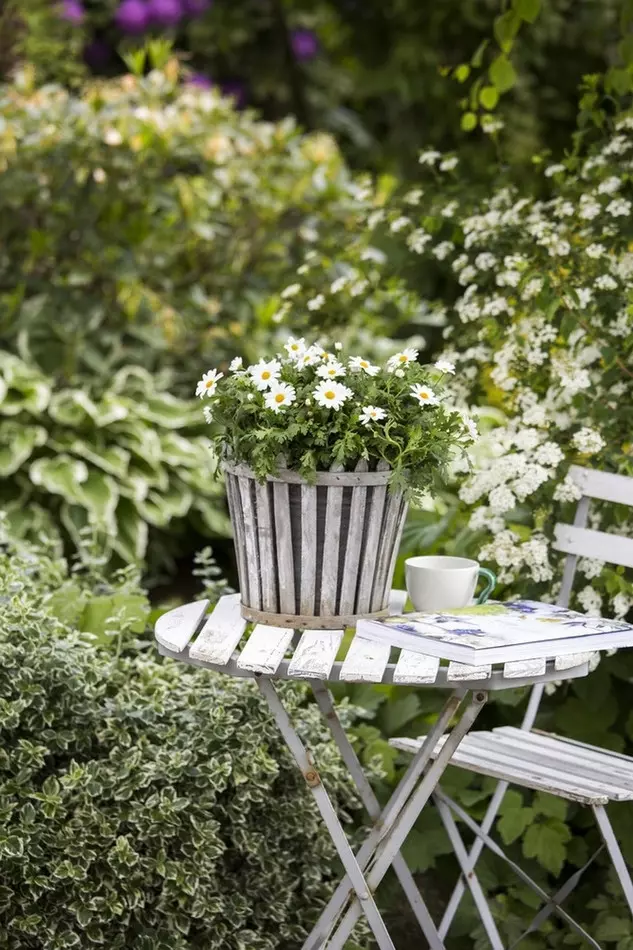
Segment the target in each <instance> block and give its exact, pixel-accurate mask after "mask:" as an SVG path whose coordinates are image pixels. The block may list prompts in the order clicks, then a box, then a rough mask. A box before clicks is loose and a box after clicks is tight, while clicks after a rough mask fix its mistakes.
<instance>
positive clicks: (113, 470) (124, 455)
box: [63, 439, 130, 478]
mask: <svg viewBox="0 0 633 950" xmlns="http://www.w3.org/2000/svg"><path fill="white" fill-rule="evenodd" d="M63 447H64V449H65V450H66V451H68V452H72V453H73V455H77V456H78V457H79V458H81V459H83V460H84V461H85V462H91V463H92V464H93V465H96V466H97V468H101V469H103V471H104V472H107V473H108V474H109V475H114V476H115V477H116V478H125V476H126V474H127V470H128V465H129V463H130V453H129V452H127V451H126V450H125V449H122V448H121V447H120V446H119V445H106V446H100V445H95V444H94V443H93V442H86V441H85V440H83V439H70V440H68V441H67V442H66V443H65V444H64V445H63Z"/></svg>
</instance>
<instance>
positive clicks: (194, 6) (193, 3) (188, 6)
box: [183, 0, 212, 16]
mask: <svg viewBox="0 0 633 950" xmlns="http://www.w3.org/2000/svg"><path fill="white" fill-rule="evenodd" d="M211 2H212V0H183V7H184V10H185V13H186V14H187V15H188V16H200V14H202V13H204V11H205V10H208V9H209V7H210V6H211Z"/></svg>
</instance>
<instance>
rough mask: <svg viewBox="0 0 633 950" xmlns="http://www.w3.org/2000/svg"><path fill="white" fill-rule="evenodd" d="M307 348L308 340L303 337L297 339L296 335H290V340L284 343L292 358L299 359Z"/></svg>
mask: <svg viewBox="0 0 633 950" xmlns="http://www.w3.org/2000/svg"><path fill="white" fill-rule="evenodd" d="M305 348H306V341H305V340H304V338H303V337H299V338H298V339H295V337H294V336H289V337H288V342H287V343H285V344H284V350H285V351H286V353H287V354H288V356H289V357H290V359H291V360H296V359H298V358H299V357H300V356H301V354H302V353H303V352H304V350H305Z"/></svg>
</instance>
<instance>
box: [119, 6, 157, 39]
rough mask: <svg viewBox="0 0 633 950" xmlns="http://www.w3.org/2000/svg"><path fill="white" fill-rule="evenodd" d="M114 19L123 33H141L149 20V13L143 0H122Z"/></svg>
mask: <svg viewBox="0 0 633 950" xmlns="http://www.w3.org/2000/svg"><path fill="white" fill-rule="evenodd" d="M114 19H115V21H116V24H117V26H118V27H119V29H121V30H123V32H124V33H142V32H143V31H144V30H145V29H146V27H147V24H148V22H149V15H148V11H147V7H146V6H145V4H144V3H143V0H123V2H122V3H121V5H120V6H119V8H118V10H117V11H116V13H115V15H114Z"/></svg>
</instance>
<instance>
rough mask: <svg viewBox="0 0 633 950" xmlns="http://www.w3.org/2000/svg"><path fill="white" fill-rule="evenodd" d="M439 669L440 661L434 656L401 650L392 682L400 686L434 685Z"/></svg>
mask: <svg viewBox="0 0 633 950" xmlns="http://www.w3.org/2000/svg"><path fill="white" fill-rule="evenodd" d="M439 668H440V661H439V659H438V658H437V657H436V656H426V655H425V654H424V653H413V651H412V650H401V651H400V656H399V657H398V662H397V663H396V668H395V670H394V672H393V681H394V683H399V684H400V685H405V684H407V683H408V684H410V685H421V684H422V683H429V684H430V683H434V682H435V679H436V677H437V671H438V669H439Z"/></svg>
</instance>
